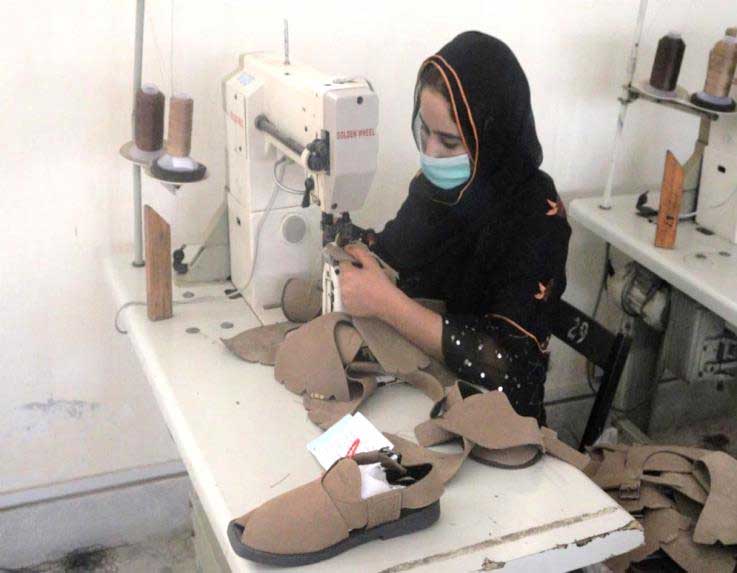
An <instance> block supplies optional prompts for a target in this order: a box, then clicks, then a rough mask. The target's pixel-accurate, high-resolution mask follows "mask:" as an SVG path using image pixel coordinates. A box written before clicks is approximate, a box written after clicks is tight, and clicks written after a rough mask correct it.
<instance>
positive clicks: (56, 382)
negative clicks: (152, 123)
mask: <svg viewBox="0 0 737 573" xmlns="http://www.w3.org/2000/svg"><path fill="white" fill-rule="evenodd" d="M172 5H173V12H172ZM134 9H135V2H134V1H133V0H126V1H124V0H109V1H107V2H101V1H99V0H87V1H84V0H69V1H67V2H63V3H60V2H57V1H51V0H43V1H37V2H21V1H20V0H10V1H8V0H6V2H4V3H3V13H4V17H3V19H2V23H1V24H0V80H2V94H3V95H2V98H3V105H2V107H1V108H0V138H2V139H1V145H0V150H1V151H0V173H2V176H3V185H2V192H1V193H0V212H1V213H2V214H3V216H4V221H3V226H2V231H0V239H1V243H2V245H3V247H2V250H1V251H0V297H1V299H2V300H3V304H2V306H0V324H1V325H2V326H3V328H2V330H1V331H0V333H1V334H0V337H2V340H0V349H2V350H0V363H1V364H2V370H1V371H0V493H2V492H4V491H9V490H17V489H23V488H28V487H33V486H38V485H43V484H48V483H53V482H55V481H64V480H73V479H75V478H79V477H82V476H87V475H90V474H94V473H99V472H104V471H113V470H115V469H120V468H125V467H131V466H135V465H145V464H150V463H158V462H161V461H165V460H168V459H171V458H173V457H174V456H175V452H174V451H173V448H172V446H171V444H170V442H169V438H168V437H167V436H166V433H165V431H164V428H163V425H162V423H161V420H160V417H158V416H157V415H156V414H155V410H156V407H155V405H154V404H153V403H152V398H151V396H150V393H149V392H148V390H147V388H146V385H145V382H144V381H143V379H142V375H141V373H140V370H139V369H138V367H137V365H136V363H135V358H134V357H133V354H132V352H131V351H130V348H129V346H128V345H127V342H126V341H125V340H124V339H123V338H122V337H119V336H117V335H115V334H114V331H113V329H112V317H113V314H114V308H113V304H112V299H111V297H110V295H109V293H108V292H107V287H106V285H105V283H104V280H103V275H102V273H103V271H102V258H103V256H104V255H105V253H107V252H108V251H109V249H110V247H111V245H113V244H115V245H120V244H124V243H127V242H129V241H130V240H131V236H132V233H131V218H132V213H131V175H130V167H129V166H128V165H127V164H125V162H124V161H123V160H122V159H120V158H119V157H118V155H117V149H118V147H119V146H120V144H122V143H123V142H125V141H126V140H127V139H129V137H130V133H129V129H130V116H129V114H130V109H131V107H130V106H131V93H130V82H131V77H132V52H133V18H134ZM636 11H637V1H636V0H626V1H625V0H597V1H593V0H562V1H557V2H548V1H544V0H535V1H533V0H522V1H517V2H513V3H510V2H496V1H488V0H487V1H481V0H475V1H470V0H468V1H459V2H456V3H453V4H452V5H451V4H449V3H429V2H420V1H411V2H397V1H396V0H395V1H392V2H388V1H385V0H380V1H372V2H363V3H361V2H346V1H337V0H336V1H333V0H331V1H324V2H281V3H279V2H268V3H262V2H246V1H245V0H243V1H235V0H222V1H208V2H205V1H197V2H195V1H185V0H149V2H148V16H147V20H146V44H145V66H144V68H145V73H144V79H145V81H149V82H154V83H157V84H159V86H160V87H161V88H162V89H163V90H164V91H165V92H167V93H171V90H172V89H173V90H175V91H179V90H182V91H188V92H190V93H191V94H192V95H193V96H194V98H195V128H194V129H195V131H194V137H195V139H194V145H193V155H194V156H195V157H197V158H198V159H200V160H201V161H203V162H205V163H206V164H207V166H208V167H209V169H210V173H211V176H210V178H209V179H208V180H207V181H205V182H203V183H201V184H197V185H192V186H188V187H187V188H186V189H185V191H184V193H183V194H182V199H181V201H180V206H179V210H178V214H177V219H176V225H175V228H174V235H175V239H174V240H175V243H177V242H184V241H188V242H196V241H197V239H198V238H199V233H200V231H201V230H202V229H203V227H204V226H205V224H206V222H207V220H208V219H209V216H210V214H211V213H212V212H213V211H214V210H215V208H216V207H217V205H218V203H219V201H220V199H221V197H222V188H223V183H224V180H225V173H224V151H223V150H224V147H225V139H224V122H223V118H222V112H221V95H220V79H221V78H222V77H223V76H225V75H226V74H227V73H229V72H230V71H231V70H232V69H233V68H234V67H235V66H236V65H237V60H238V55H239V54H240V53H242V52H244V51H249V50H261V49H274V50H280V49H281V18H282V17H283V16H285V15H286V16H288V17H289V19H290V29H291V46H292V58H293V59H295V60H301V61H304V62H307V63H309V64H311V65H313V66H315V67H317V68H320V69H324V70H326V71H334V72H336V73H340V74H355V75H365V76H367V77H369V78H371V80H372V82H373V84H374V86H375V88H376V90H377V92H378V94H379V97H380V113H381V117H380V131H379V133H380V145H381V150H380V157H379V171H378V173H377V177H376V182H375V185H374V189H373V192H372V194H371V195H370V197H369V200H368V203H367V205H366V208H365V210H364V212H362V213H360V214H358V215H357V217H356V219H357V221H358V222H359V223H363V224H369V225H374V226H379V227H380V226H381V225H382V224H383V222H384V221H385V220H386V219H387V218H389V217H390V216H391V215H392V214H393V212H394V211H395V210H396V209H397V207H398V206H399V204H400V203H401V201H402V199H403V197H404V195H405V192H406V186H407V183H408V181H409V179H410V177H411V176H412V174H413V173H414V172H415V170H416V167H417V158H416V151H415V147H414V144H413V142H412V139H411V135H410V130H409V117H410V110H411V105H412V87H413V83H414V78H415V74H416V69H417V66H418V65H419V63H420V62H421V61H422V60H423V59H424V58H425V57H426V56H427V55H429V54H430V53H432V52H434V51H435V50H437V49H438V48H439V47H440V46H441V45H442V44H443V43H444V42H446V41H447V40H449V39H450V38H452V37H453V35H455V34H456V33H458V32H460V31H462V30H465V29H469V28H475V29H479V30H483V31H485V32H488V33H491V34H494V35H497V36H499V37H500V38H502V39H504V40H505V41H507V42H508V43H509V45H510V46H511V47H512V48H513V49H514V51H515V52H516V53H517V55H518V57H519V59H520V61H521V62H522V64H523V66H524V68H525V69H526V70H527V73H528V75H529V79H530V83H531V87H532V94H533V105H534V109H535V114H536V118H537V125H538V129H539V132H540V136H541V139H542V142H543V147H544V150H545V162H544V168H545V169H546V170H548V171H549V172H550V173H551V174H552V175H553V177H554V178H555V180H556V182H557V185H558V187H559V189H560V190H561V191H562V192H564V193H568V192H574V191H575V192H586V191H592V190H598V189H600V188H601V187H602V186H603V184H604V180H605V176H606V164H607V160H608V155H609V151H610V147H611V141H612V136H613V131H614V124H615V118H616V113H617V105H618V104H617V101H616V96H617V95H618V89H617V87H618V85H619V84H620V83H621V81H622V78H623V75H624V66H625V60H626V55H627V52H628V49H629V43H630V41H631V38H632V32H633V27H634V21H635V15H636ZM735 21H737V14H735V13H734V10H733V5H732V3H731V2H729V1H727V0H702V1H699V2H696V1H687V0H670V1H666V0H651V2H650V11H649V15H648V18H647V21H646V25H645V30H644V40H643V44H642V49H641V65H640V73H639V75H640V76H646V75H647V74H648V73H649V69H650V64H651V62H652V58H653V54H654V49H655V45H656V43H657V39H658V38H659V37H660V36H661V35H663V34H664V33H666V32H667V31H668V30H670V29H680V30H682V31H683V32H684V35H685V41H686V44H687V46H688V47H687V51H686V57H685V61H684V68H683V72H682V83H683V84H684V85H686V86H687V87H689V88H692V89H696V88H700V87H701V85H702V82H703V78H704V75H705V69H706V60H707V53H708V49H709V48H710V46H711V45H712V44H713V42H714V41H715V40H716V39H717V38H718V37H719V36H720V35H721V34H722V33H723V30H724V28H725V26H726V25H730V24H735ZM172 23H173V28H172ZM172 30H173V32H174V33H173V34H172ZM172 56H173V58H172ZM696 128H697V125H696V121H695V120H693V119H690V118H687V117H681V116H680V115H678V114H677V113H676V112H672V111H669V110H664V109H660V108H657V109H656V108H655V107H654V106H650V105H649V104H646V103H638V104H636V105H634V106H632V108H631V113H630V115H629V116H628V120H627V130H626V150H625V153H624V158H623V161H622V165H621V169H620V172H619V176H618V178H617V184H618V185H619V186H621V187H623V188H626V189H629V190H635V189H640V188H641V187H642V186H643V182H647V181H657V180H658V179H659V177H660V174H661V170H662V160H663V156H664V154H665V150H666V149H667V148H671V149H674V150H675V151H676V153H677V155H678V156H679V157H680V158H682V159H685V158H686V156H687V154H688V152H689V151H690V149H691V146H692V141H693V138H694V137H695V135H696V133H695V132H696ZM146 185H152V183H151V182H146ZM574 245H575V248H574V250H573V252H572V259H573V260H572V263H571V271H572V273H571V274H572V276H571V285H570V290H569V299H570V300H572V301H573V302H574V303H577V304H579V305H582V306H584V307H587V306H588V307H590V304H591V302H592V300H593V294H592V293H593V290H594V283H595V282H596V280H597V277H598V269H599V267H600V252H599V251H598V250H596V242H595V241H592V239H591V238H590V236H589V237H587V236H586V235H584V234H580V235H578V236H577V237H576V238H575V239H574ZM594 251H596V252H594ZM592 268H593V269H596V272H595V273H594V272H592ZM574 371H575V370H574ZM570 372H571V370H570V367H569V365H568V364H567V362H566V364H558V365H557V366H556V367H555V370H554V373H553V375H552V376H551V377H552V380H551V384H550V387H551V388H550V393H551V394H552V395H560V394H565V393H569V392H573V391H577V388H576V386H577V385H578V382H577V381H575V380H571V379H570V376H571V374H570Z"/></svg>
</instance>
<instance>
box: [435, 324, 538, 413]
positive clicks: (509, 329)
mask: <svg viewBox="0 0 737 573" xmlns="http://www.w3.org/2000/svg"><path fill="white" fill-rule="evenodd" d="M442 346H443V356H444V359H445V363H446V365H447V366H448V367H449V368H450V369H451V370H453V371H454V372H455V373H456V374H457V375H458V376H459V377H460V378H462V379H463V380H467V381H469V382H473V383H475V384H479V385H481V386H484V387H486V388H489V389H491V390H498V391H501V392H505V393H506V394H507V396H508V397H509V401H510V402H511V404H512V406H514V408H515V409H516V410H517V412H518V413H520V414H521V415H523V416H533V417H535V418H538V419H539V420H540V421H541V422H544V419H541V418H543V417H544V409H543V395H544V391H543V384H544V382H545V375H546V371H547V362H548V357H547V353H546V352H545V350H544V349H543V348H540V347H539V345H538V343H537V342H536V341H535V340H534V339H533V338H531V337H530V336H529V335H527V334H525V333H524V332H523V331H521V330H520V329H519V328H518V327H517V326H515V325H514V324H511V323H510V322H508V321H507V320H505V319H504V318H501V317H494V316H492V317H479V316H459V315H445V316H443V341H442Z"/></svg>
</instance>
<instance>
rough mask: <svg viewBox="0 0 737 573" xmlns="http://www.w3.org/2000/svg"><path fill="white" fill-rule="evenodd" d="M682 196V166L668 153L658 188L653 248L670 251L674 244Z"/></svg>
mask: <svg viewBox="0 0 737 573" xmlns="http://www.w3.org/2000/svg"><path fill="white" fill-rule="evenodd" d="M682 196H683V166H682V165H681V164H680V163H679V162H678V160H677V159H676V157H675V155H673V153H671V152H670V151H668V153H666V155H665V169H664V170H663V184H662V186H661V188H660V208H659V210H658V228H657V231H656V232H655V246H656V247H660V248H661V249H672V248H673V247H674V246H675V244H676V227H677V226H678V216H679V215H680V213H681V197H682Z"/></svg>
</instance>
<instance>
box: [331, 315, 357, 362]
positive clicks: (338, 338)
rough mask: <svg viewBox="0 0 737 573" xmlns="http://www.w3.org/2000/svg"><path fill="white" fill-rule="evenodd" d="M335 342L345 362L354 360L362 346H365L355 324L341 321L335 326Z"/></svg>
mask: <svg viewBox="0 0 737 573" xmlns="http://www.w3.org/2000/svg"><path fill="white" fill-rule="evenodd" d="M335 342H336V344H337V346H338V353H339V354H340V358H341V360H342V361H343V364H350V363H351V362H353V361H354V360H355V359H356V355H357V354H358V351H359V350H360V349H361V346H363V339H362V338H361V335H360V334H358V331H357V330H356V329H355V328H354V327H353V325H351V324H347V323H345V322H339V323H338V324H337V325H336V326H335Z"/></svg>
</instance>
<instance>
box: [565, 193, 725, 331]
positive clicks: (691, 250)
mask: <svg viewBox="0 0 737 573" xmlns="http://www.w3.org/2000/svg"><path fill="white" fill-rule="evenodd" d="M636 202H637V195H619V196H616V197H614V198H613V200H612V208H611V209H609V210H604V209H601V208H600V207H599V204H600V203H601V198H599V197H591V198H587V199H576V200H574V201H572V202H571V206H570V209H569V210H570V214H571V217H572V218H573V219H575V220H576V221H578V222H579V223H580V224H581V225H583V226H584V227H586V228H587V229H589V230H590V231H592V232H593V233H595V234H596V235H598V236H600V237H601V238H602V239H604V240H605V241H606V242H608V243H610V244H611V245H613V246H614V247H616V248H617V249H619V250H620V251H622V252H623V253H625V254H626V255H627V256H629V257H631V258H632V259H634V260H635V261H637V262H638V263H640V264H641V265H643V266H644V267H646V268H648V269H650V270H651V271H652V272H654V273H655V274H657V275H658V276H660V277H661V278H662V279H664V280H665V281H667V282H668V283H670V284H671V285H673V286H674V287H675V288H677V289H678V290H680V291H682V292H684V293H686V294H687V295H688V296H690V297H691V298H693V299H694V300H696V301H697V302H699V303H701V304H703V305H704V306H705V307H706V308H708V309H709V310H711V311H712V312H714V313H715V314H717V315H719V316H721V317H722V318H724V320H726V321H727V322H729V323H731V324H733V325H737V245H735V244H733V243H731V242H729V241H727V240H726V239H723V238H721V237H719V236H717V235H706V234H704V233H702V232H701V231H699V230H698V229H699V226H698V225H697V224H696V223H694V222H693V221H681V222H680V223H679V224H678V229H677V233H676V244H675V248H673V249H660V248H658V247H656V246H655V228H656V224H655V218H653V219H652V221H650V220H648V219H646V218H644V217H639V216H637V215H636V214H635V213H636V210H635V204H636Z"/></svg>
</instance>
